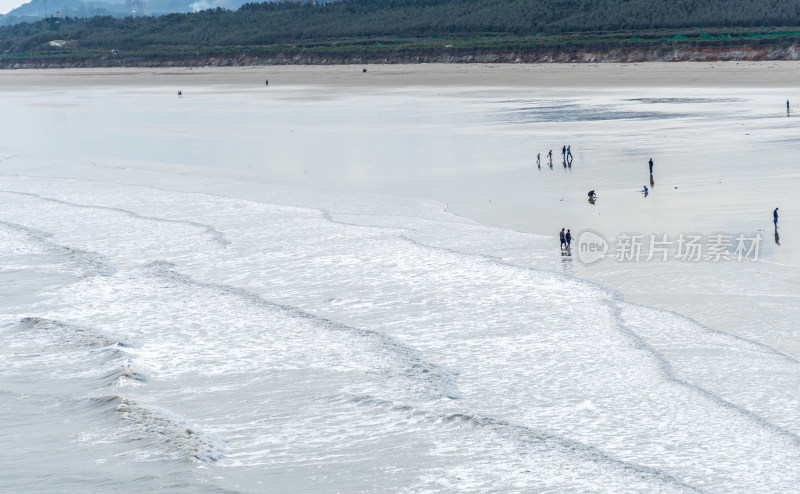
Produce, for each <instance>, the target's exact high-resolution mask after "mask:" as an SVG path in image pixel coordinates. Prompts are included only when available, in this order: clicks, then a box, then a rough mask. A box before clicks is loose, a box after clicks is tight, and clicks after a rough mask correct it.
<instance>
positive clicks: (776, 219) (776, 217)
mask: <svg viewBox="0 0 800 494" xmlns="http://www.w3.org/2000/svg"><path fill="white" fill-rule="evenodd" d="M772 222H773V223H775V226H778V208H775V211H773V212H772Z"/></svg>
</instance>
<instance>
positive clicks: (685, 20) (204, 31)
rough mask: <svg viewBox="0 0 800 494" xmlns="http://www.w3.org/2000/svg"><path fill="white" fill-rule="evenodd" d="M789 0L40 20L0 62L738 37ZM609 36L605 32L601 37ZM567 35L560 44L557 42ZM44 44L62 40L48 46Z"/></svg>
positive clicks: (342, 8) (20, 28)
mask: <svg viewBox="0 0 800 494" xmlns="http://www.w3.org/2000/svg"><path fill="white" fill-rule="evenodd" d="M787 26H800V2H797V1H796V0H341V1H338V2H330V3H314V2H310V1H303V2H300V1H298V2H294V1H281V2H271V3H248V4H245V5H243V6H242V7H241V8H239V9H238V10H236V11H230V10H225V9H221V8H217V9H211V10H204V11H201V12H197V13H190V14H169V15H165V16H161V17H126V18H113V17H93V18H88V19H82V18H63V19H58V20H57V21H56V20H54V19H49V20H43V21H40V22H37V23H22V24H16V25H12V26H5V27H2V28H0V55H1V56H5V57H8V56H13V55H19V54H22V53H33V52H36V53H48V52H55V51H58V50H61V51H62V52H63V51H69V50H73V51H75V50H90V49H100V48H102V49H114V50H115V53H116V52H118V51H122V52H124V51H137V50H138V51H142V50H150V51H153V50H173V51H174V50H203V49H208V48H210V47H266V46H283V47H286V46H290V47H315V46H317V47H318V46H327V47H335V46H340V45H347V46H350V47H352V46H357V45H359V44H362V45H364V46H367V45H374V44H375V43H378V44H388V45H391V44H392V43H394V44H405V45H408V44H409V43H412V44H413V41H410V40H415V39H418V40H419V39H424V40H429V39H461V40H464V39H472V40H474V42H475V43H478V44H480V43H481V40H486V39H492V40H494V41H495V42H498V40H503V42H505V43H514V42H519V41H520V40H527V41H525V42H528V43H529V42H531V40H532V39H533V40H537V39H541V40H547V39H550V40H553V39H555V40H559V41H558V42H559V43H561V42H563V39H576V38H581V39H600V40H602V39H603V37H604V36H605V37H608V36H609V35H611V36H616V37H619V36H623V37H627V38H631V39H637V40H638V39H647V38H648V37H661V38H663V37H665V36H674V37H676V38H680V37H685V36H689V35H695V36H696V35H699V34H702V35H705V36H709V37H717V38H723V37H725V36H727V37H731V36H737V35H746V34H753V33H756V34H759V33H760V34H763V35H769V34H771V33H774V32H783V33H787V35H789V34H790V33H791V32H793V31H800V28H791V27H787ZM609 33H610V34H609ZM565 37H567V38H565ZM51 40H65V41H66V43H60V44H59V45H58V46H57V47H55V48H54V47H52V46H51V45H50V44H48V42H49V41H51Z"/></svg>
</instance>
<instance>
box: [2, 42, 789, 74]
mask: <svg viewBox="0 0 800 494" xmlns="http://www.w3.org/2000/svg"><path fill="white" fill-rule="evenodd" d="M767 60H800V41H796V40H791V41H788V42H787V41H782V42H775V41H766V40H760V41H758V42H752V43H742V44H733V43H719V44H704V43H652V42H651V43H638V44H634V43H593V44H588V45H581V46H579V47H576V46H573V45H529V46H522V47H502V48H500V47H486V48H481V47H476V48H452V47H438V48H437V47H433V48H429V47H425V48H414V47H411V48H398V49H386V50H374V51H371V50H363V49H356V48H354V49H348V50H330V49H292V48H287V49H248V50H242V51H238V52H236V51H228V52H225V53H220V54H201V53H196V52H195V53H173V54H158V55H146V54H145V55H112V54H103V55H94V56H89V55H85V54H84V55H78V54H74V55H70V54H48V55H47V56H41V55H39V56H32V55H28V56H19V57H6V58H2V59H0V69H47V68H103V67H226V66H231V67H244V66H262V65H343V64H345V65H346V64H414V63H581V62H584V63H634V62H693V61H697V62H716V61H767Z"/></svg>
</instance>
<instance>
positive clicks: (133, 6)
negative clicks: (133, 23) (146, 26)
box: [125, 0, 147, 16]
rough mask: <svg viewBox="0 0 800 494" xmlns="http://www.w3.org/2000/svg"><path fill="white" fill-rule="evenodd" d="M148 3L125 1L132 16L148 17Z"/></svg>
mask: <svg viewBox="0 0 800 494" xmlns="http://www.w3.org/2000/svg"><path fill="white" fill-rule="evenodd" d="M146 7H147V2H146V1H145V0H125V10H127V11H128V12H130V13H131V15H134V16H135V15H146V13H147V12H146Z"/></svg>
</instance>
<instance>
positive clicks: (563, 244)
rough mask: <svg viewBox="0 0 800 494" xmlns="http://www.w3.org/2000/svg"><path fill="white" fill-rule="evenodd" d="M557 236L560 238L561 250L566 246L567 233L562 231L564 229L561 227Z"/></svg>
mask: <svg viewBox="0 0 800 494" xmlns="http://www.w3.org/2000/svg"><path fill="white" fill-rule="evenodd" d="M558 237H559V238H560V239H561V250H564V247H566V246H567V234H566V233H564V229H563V228H562V229H561V231H560V232H559V233H558Z"/></svg>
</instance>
